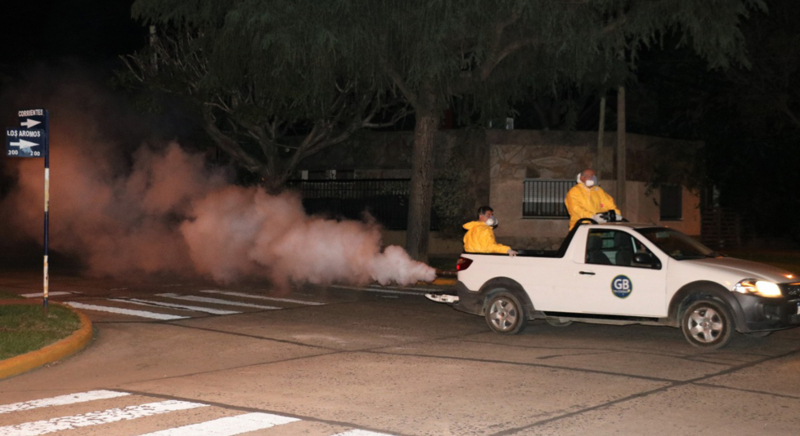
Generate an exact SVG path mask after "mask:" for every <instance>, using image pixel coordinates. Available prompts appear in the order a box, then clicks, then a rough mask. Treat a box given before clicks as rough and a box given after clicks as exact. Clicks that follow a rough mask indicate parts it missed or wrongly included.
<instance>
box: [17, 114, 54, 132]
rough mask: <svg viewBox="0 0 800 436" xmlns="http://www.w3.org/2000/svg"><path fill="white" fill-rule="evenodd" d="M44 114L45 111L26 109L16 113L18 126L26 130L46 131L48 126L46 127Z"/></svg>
mask: <svg viewBox="0 0 800 436" xmlns="http://www.w3.org/2000/svg"><path fill="white" fill-rule="evenodd" d="M46 114H47V111H46V110H44V109H26V110H21V111H18V112H17V116H18V117H19V125H20V126H21V127H24V128H26V129H33V128H37V129H44V130H45V131H47V130H49V127H50V126H48V125H47V116H46ZM47 133H49V132H47Z"/></svg>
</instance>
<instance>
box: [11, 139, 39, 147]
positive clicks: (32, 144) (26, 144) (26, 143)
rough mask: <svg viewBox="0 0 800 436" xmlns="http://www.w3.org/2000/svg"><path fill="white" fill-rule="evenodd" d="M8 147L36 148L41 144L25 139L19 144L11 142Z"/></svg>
mask: <svg viewBox="0 0 800 436" xmlns="http://www.w3.org/2000/svg"><path fill="white" fill-rule="evenodd" d="M8 145H11V146H14V147H19V148H20V149H25V148H31V147H36V146H38V145H39V144H38V143H36V142H31V141H26V140H24V139H20V140H19V142H9V143H8Z"/></svg>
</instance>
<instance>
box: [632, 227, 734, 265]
mask: <svg viewBox="0 0 800 436" xmlns="http://www.w3.org/2000/svg"><path fill="white" fill-rule="evenodd" d="M636 231H637V232H639V233H641V234H642V236H644V237H645V238H647V240H649V241H650V242H652V243H654V244H656V245H657V246H658V248H660V249H661V250H662V251H663V252H664V253H666V254H667V255H669V257H671V258H673V259H675V260H688V259H702V258H706V257H719V254H718V253H717V252H716V251H714V250H712V249H710V248H708V247H706V246H705V245H703V244H701V243H700V242H699V241H696V240H694V239H692V238H690V237H689V236H686V235H684V234H683V233H681V232H679V231H677V230H673V229H667V228H664V227H652V228H646V229H636Z"/></svg>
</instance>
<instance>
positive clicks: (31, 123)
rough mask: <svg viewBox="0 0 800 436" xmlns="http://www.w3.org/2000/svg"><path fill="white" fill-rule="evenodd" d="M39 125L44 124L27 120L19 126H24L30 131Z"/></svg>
mask: <svg viewBox="0 0 800 436" xmlns="http://www.w3.org/2000/svg"><path fill="white" fill-rule="evenodd" d="M37 124H42V122H41V121H36V120H32V119H30V118H28V119H27V120H25V121H23V122H21V123H19V125H20V126H22V127H27V128H29V129H30V128H31V127H33V126H35V125H37Z"/></svg>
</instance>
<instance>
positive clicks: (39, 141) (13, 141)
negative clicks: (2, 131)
mask: <svg viewBox="0 0 800 436" xmlns="http://www.w3.org/2000/svg"><path fill="white" fill-rule="evenodd" d="M45 141H47V133H46V132H45V130H44V129H30V130H28V129H17V128H14V127H9V128H7V129H6V156H9V157H44V155H45V152H44V145H45Z"/></svg>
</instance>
